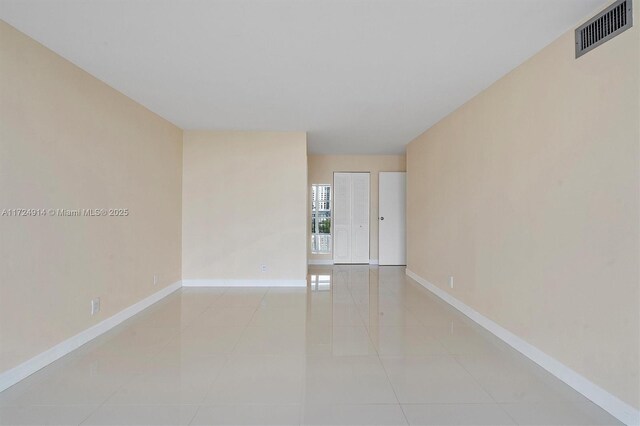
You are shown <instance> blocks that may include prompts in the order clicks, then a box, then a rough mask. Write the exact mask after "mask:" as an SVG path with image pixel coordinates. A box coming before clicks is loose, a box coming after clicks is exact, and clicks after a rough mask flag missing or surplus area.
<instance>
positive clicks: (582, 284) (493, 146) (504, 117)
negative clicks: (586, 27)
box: [407, 8, 640, 407]
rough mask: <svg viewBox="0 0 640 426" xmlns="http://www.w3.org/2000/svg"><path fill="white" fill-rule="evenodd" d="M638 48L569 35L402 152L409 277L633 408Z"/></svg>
mask: <svg viewBox="0 0 640 426" xmlns="http://www.w3.org/2000/svg"><path fill="white" fill-rule="evenodd" d="M637 14H638V8H636V19H635V21H636V22H639V20H638V15H637ZM639 41H640V36H639V28H638V25H636V26H635V27H634V28H632V29H631V30H629V31H627V32H625V33H623V34H622V35H620V36H618V37H617V38H615V39H613V40H611V41H610V42H608V43H606V44H605V45H603V46H600V47H599V48H597V49H595V50H594V51H592V52H590V53H588V54H586V55H585V56H583V57H581V58H580V59H578V60H576V59H575V58H574V38H573V31H570V32H568V33H566V34H565V35H563V36H562V37H561V38H560V39H558V40H557V41H555V42H554V43H552V44H551V45H549V46H548V47H546V48H545V49H543V50H542V51H541V52H539V53H538V54H537V55H535V56H534V57H533V58H532V59H530V60H529V61H527V62H526V63H524V64H523V65H522V66H520V67H519V68H517V69H516V70H514V71H513V72H511V73H510V74H508V75H507V76H505V77H504V78H502V79H501V80H499V81H498V82H497V83H495V84H494V85H493V86H491V87H490V88H488V89H487V90H486V91H484V92H483V93H481V94H480V95H478V96H477V97H476V98H474V99H472V100H471V101H469V102H468V103H467V104H465V105H464V106H463V107H461V108H460V109H459V110H457V111H455V112H454V113H452V114H451V115H449V116H448V117H446V118H445V119H443V120H442V121H441V122H439V123H438V124H437V125H435V126H434V127H432V128H431V129H430V130H428V131H427V132H425V133H424V134H422V135H421V136H419V137H418V138H417V139H416V140H414V141H413V142H411V143H410V144H409V146H408V149H407V169H408V262H409V264H408V268H409V269H410V270H412V271H413V272H415V273H417V274H418V275H419V276H421V277H423V278H425V279H427V280H428V281H430V282H432V283H433V284H435V285H437V286H439V287H440V288H442V289H443V290H444V291H447V292H450V293H451V294H452V295H453V296H454V297H456V298H458V299H460V300H462V301H463V302H464V303H466V304H467V305H469V306H471V307H472V308H473V309H475V310H477V311H478V312H480V313H481V314H483V315H485V316H487V317H489V318H490V319H491V320H493V321H495V322H497V323H498V324H500V325H501V326H503V327H505V328H507V329H508V330H510V331H511V332H513V333H515V334H517V335H518V336H520V337H522V338H523V339H524V340H526V341H527V342H529V343H531V344H533V345H534V346H536V347H538V348H539V349H541V350H543V351H544V352H546V353H547V354H549V355H551V356H552V357H554V358H556V359H557V360H559V361H560V362H562V363H563V364H565V365H567V366H568V367H570V368H572V369H574V370H575V371H577V372H578V373H580V374H582V375H583V376H585V377H587V378H588V379H589V380H591V381H593V382H595V383H596V384H598V385H600V386H601V387H603V388H605V389H606V390H608V391H609V392H611V393H613V394H614V395H616V396H617V397H619V398H620V399H622V400H623V401H625V402H627V403H629V404H631V405H633V406H635V407H638V406H640V403H639V398H640V397H639V376H638V370H639V363H640V361H639V360H640V353H639V341H638V339H639V334H640V329H639V324H640V318H639V314H638V312H639V302H640V293H639V282H640V277H639V266H640V265H639V254H640V251H639V238H640V233H639V217H640V216H639V214H640V205H639V183H640V179H639V178H640V169H639V164H640V163H639V159H640V156H639V154H640V149H639V148H640V129H639V125H638V121H639V120H640V107H639V103H640V96H639V93H640V87H639V80H640V78H639V77H640V72H639V56H640V42H639ZM450 275H453V276H454V277H455V288H454V289H449V288H448V286H447V280H448V276H450Z"/></svg>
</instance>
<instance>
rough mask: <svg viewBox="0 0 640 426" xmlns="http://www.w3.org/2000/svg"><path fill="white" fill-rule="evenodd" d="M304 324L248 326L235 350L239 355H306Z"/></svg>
mask: <svg viewBox="0 0 640 426" xmlns="http://www.w3.org/2000/svg"><path fill="white" fill-rule="evenodd" d="M305 346H306V332H305V328H304V324H300V325H296V326H293V327H291V326H289V327H285V326H280V327H278V326H270V327H247V328H246V329H245V330H244V332H243V333H242V336H241V337H240V339H239V340H238V343H237V344H236V346H235V349H234V351H233V353H234V354H239V355H304V353H305Z"/></svg>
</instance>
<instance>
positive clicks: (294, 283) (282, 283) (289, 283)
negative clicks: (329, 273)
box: [182, 280, 307, 287]
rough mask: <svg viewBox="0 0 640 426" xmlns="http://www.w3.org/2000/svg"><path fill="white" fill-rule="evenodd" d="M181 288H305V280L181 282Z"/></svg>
mask: <svg viewBox="0 0 640 426" xmlns="http://www.w3.org/2000/svg"><path fill="white" fill-rule="evenodd" d="M182 286H183V287H306V286H307V280H182Z"/></svg>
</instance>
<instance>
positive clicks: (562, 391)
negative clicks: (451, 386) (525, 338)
mask: <svg viewBox="0 0 640 426" xmlns="http://www.w3.org/2000/svg"><path fill="white" fill-rule="evenodd" d="M456 359H457V360H458V361H459V362H460V364H462V366H463V367H464V368H465V369H466V370H467V371H468V372H469V373H470V374H471V375H472V376H473V377H474V378H475V379H476V380H477V381H478V383H480V385H481V386H482V387H483V388H484V389H486V390H487V392H489V394H490V395H491V396H492V398H493V399H494V400H495V401H497V402H562V401H565V402H570V401H573V402H584V401H586V399H585V398H584V397H583V396H582V395H580V394H579V393H577V392H575V391H574V390H573V389H571V388H570V387H569V386H568V385H566V384H565V383H563V382H561V381H560V380H558V379H556V378H553V377H551V376H550V375H549V374H548V373H547V372H545V371H544V370H543V369H542V368H541V367H539V366H538V365H535V364H533V362H531V361H529V360H527V359H523V357H522V356H521V355H519V354H516V353H513V354H510V353H493V354H486V353H485V354H478V355H464V356H456Z"/></svg>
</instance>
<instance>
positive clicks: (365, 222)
mask: <svg viewBox="0 0 640 426" xmlns="http://www.w3.org/2000/svg"><path fill="white" fill-rule="evenodd" d="M369 183H370V182H369V173H352V174H351V200H352V203H351V241H352V243H351V263H369Z"/></svg>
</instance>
